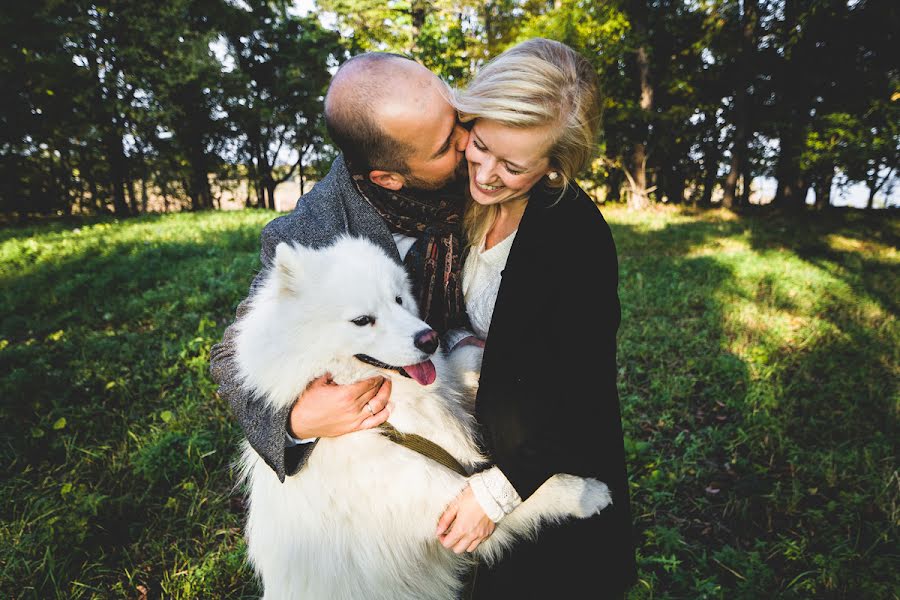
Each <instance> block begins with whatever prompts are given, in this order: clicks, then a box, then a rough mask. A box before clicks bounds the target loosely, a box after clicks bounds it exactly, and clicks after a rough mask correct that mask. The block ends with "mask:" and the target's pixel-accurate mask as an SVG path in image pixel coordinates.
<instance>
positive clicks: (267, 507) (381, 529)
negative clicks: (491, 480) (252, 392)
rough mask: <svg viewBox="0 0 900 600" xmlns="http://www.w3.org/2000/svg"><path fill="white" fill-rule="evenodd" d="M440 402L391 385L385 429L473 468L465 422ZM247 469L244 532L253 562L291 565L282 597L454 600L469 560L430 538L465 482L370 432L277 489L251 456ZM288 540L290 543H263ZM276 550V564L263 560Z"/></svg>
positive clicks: (314, 458)
mask: <svg viewBox="0 0 900 600" xmlns="http://www.w3.org/2000/svg"><path fill="white" fill-rule="evenodd" d="M439 394H440V392H439V390H438V389H437V388H436V389H435V390H433V391H432V390H426V389H424V388H421V387H420V386H416V385H415V384H412V383H408V382H405V381H397V382H395V384H394V388H393V390H392V398H393V399H394V400H393V402H394V403H395V409H394V412H393V413H392V416H391V421H392V424H393V425H394V426H395V427H397V428H398V429H399V430H401V431H403V432H404V433H417V434H419V435H422V436H424V437H426V438H429V439H430V440H432V441H433V442H435V443H437V444H439V445H441V446H442V447H443V448H444V449H446V450H447V451H448V452H450V453H451V454H452V455H453V456H454V457H456V458H457V460H459V461H460V462H461V463H462V464H463V465H464V466H465V467H467V468H472V467H473V466H474V465H476V464H477V463H479V462H480V461H481V460H482V457H481V456H480V455H479V454H478V451H477V448H476V446H475V443H474V440H473V437H472V433H471V423H470V421H471V419H470V418H466V419H460V417H459V416H455V415H454V411H453V405H452V404H450V406H446V405H442V403H443V402H444V400H442V399H441V396H440V395H439ZM244 460H246V461H249V462H250V464H251V467H250V484H251V488H252V492H251V502H252V503H253V504H254V506H252V510H251V513H250V516H249V519H248V523H247V533H248V538H249V540H248V541H249V544H250V545H251V555H252V556H254V557H257V558H258V559H261V560H265V561H267V562H268V560H269V559H272V560H278V561H279V562H281V561H284V563H283V564H284V565H285V568H286V569H287V568H288V567H287V565H289V564H292V565H294V566H293V567H292V568H291V569H290V570H289V571H288V572H285V577H286V578H288V579H289V580H290V581H285V582H283V583H285V584H286V587H284V588H282V589H293V590H295V592H296V593H297V597H311V598H313V597H315V598H317V597H322V598H326V597H327V598H348V599H349V598H392V599H396V598H410V599H412V598H417V599H418V598H441V599H444V598H452V597H454V595H455V594H456V593H457V591H458V589H459V578H458V571H459V570H460V569H461V568H464V567H465V566H466V565H467V561H468V560H470V559H469V558H468V557H467V556H457V555H454V554H452V553H450V552H448V551H447V550H446V549H444V548H442V547H441V546H440V545H439V543H438V540H437V537H436V535H435V528H436V526H437V520H438V518H439V517H440V514H441V512H442V511H443V508H444V507H445V506H446V505H447V504H448V503H449V502H450V501H451V500H452V499H453V498H454V497H455V496H456V495H457V494H458V493H459V492H460V491H461V490H462V489H463V488H464V487H465V485H466V479H465V478H464V477H463V476H461V475H459V474H457V473H455V472H453V471H451V470H450V469H448V468H446V467H444V466H443V465H441V464H439V463H437V462H435V461H433V460H431V459H429V458H427V457H425V456H422V455H421V454H418V453H416V452H414V451H412V450H410V449H408V448H405V447H403V446H400V445H398V444H396V443H394V442H392V441H390V440H388V439H387V438H386V437H384V436H383V435H381V434H380V433H379V431H378V430H377V429H374V430H367V431H361V432H356V433H352V434H348V435H344V436H341V437H338V438H327V439H322V440H320V441H319V442H318V443H317V446H316V448H315V450H314V452H312V453H311V454H310V458H309V460H308V462H307V463H306V466H305V467H304V468H303V470H302V471H301V472H300V473H298V474H297V475H294V476H292V477H289V478H287V480H286V481H285V482H284V484H281V483H280V482H279V481H278V479H277V478H276V477H275V476H274V474H273V473H272V472H271V469H269V468H268V467H267V466H266V465H265V464H264V463H263V462H262V461H261V460H259V459H258V457H257V456H256V454H255V453H254V452H253V451H252V450H248V451H247V452H245V453H244ZM273 514H276V515H279V518H278V519H272V518H271V515H273ZM285 535H289V536H290V537H291V540H290V542H289V543H285V544H275V545H274V546H273V547H272V548H266V547H265V546H266V544H265V543H263V540H270V541H271V540H272V539H273V536H274V539H283V536H285ZM276 549H277V552H279V553H282V554H283V556H280V557H268V556H266V555H267V554H269V553H270V552H275V551H276ZM313 565H315V567H312V566H313ZM270 572H271V567H270ZM300 574H302V576H301V575H300ZM298 586H299V587H298ZM279 587H281V586H279ZM301 590H303V591H305V592H306V593H305V594H302V593H300V591H301ZM404 590H407V591H408V594H405V593H404ZM423 594H426V595H424V596H423Z"/></svg>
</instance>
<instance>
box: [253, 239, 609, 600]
mask: <svg viewBox="0 0 900 600" xmlns="http://www.w3.org/2000/svg"><path fill="white" fill-rule="evenodd" d="M416 311H417V309H416V304H415V301H414V300H413V297H412V295H411V293H410V286H409V282H408V280H407V277H406V273H405V272H404V270H403V268H402V267H401V266H399V265H397V264H396V263H395V262H393V261H392V260H390V258H388V256H387V255H386V254H385V253H384V252H383V251H382V250H381V249H380V248H378V247H377V246H375V245H373V244H372V243H370V242H368V241H365V240H361V239H355V238H350V237H343V238H340V239H339V240H338V241H337V242H336V243H335V244H334V245H333V246H330V247H328V248H324V249H318V250H313V249H308V248H304V247H299V246H289V245H287V244H284V243H282V244H279V246H278V248H277V249H276V254H275V259H274V263H273V265H272V268H271V269H270V270H269V272H268V274H267V275H266V276H265V278H264V280H263V282H262V284H261V285H260V287H259V289H258V290H257V291H256V292H255V293H254V295H253V298H252V301H251V308H250V310H249V312H248V314H247V315H246V316H245V317H244V318H243V319H242V320H241V321H240V323H239V325H238V328H239V333H238V336H237V342H236V344H237V346H236V352H237V363H238V365H239V370H240V376H241V378H242V381H243V385H244V386H246V387H247V388H248V389H251V390H253V391H255V392H258V393H261V394H262V395H263V397H265V398H266V399H267V401H268V402H270V403H272V404H273V405H275V406H280V407H283V406H286V405H289V404H291V403H293V402H294V400H295V399H296V398H297V397H298V396H299V395H300V393H301V392H302V391H303V390H304V388H305V387H306V386H307V384H308V383H309V382H310V381H312V380H313V379H315V378H316V377H317V376H319V375H321V374H323V373H325V372H330V373H331V374H332V375H333V377H334V380H335V381H336V382H337V383H341V384H344V383H351V382H355V381H359V380H360V379H363V378H366V377H370V376H372V375H373V374H377V373H380V374H383V375H387V376H389V377H391V379H392V383H393V389H392V392H391V402H392V404H393V410H392V412H391V417H390V420H389V422H390V423H391V424H392V425H393V427H394V428H396V430H399V431H400V432H403V433H407V434H418V435H420V436H423V437H425V438H427V439H428V440H431V441H432V442H434V443H435V444H437V445H438V446H441V447H442V448H443V449H445V450H446V451H447V452H449V454H451V455H452V456H453V457H455V458H456V460H457V461H458V462H459V463H460V464H461V465H462V466H463V467H464V469H465V471H466V472H467V473H472V472H474V471H475V470H476V469H477V468H478V467H479V466H480V465H482V464H483V462H484V457H483V456H482V455H481V454H480V453H479V450H478V447H477V445H476V441H475V440H476V437H475V428H476V426H475V423H474V420H473V417H472V415H471V413H470V412H469V410H467V408H466V407H467V406H468V405H467V402H466V396H465V394H463V393H462V392H461V391H460V389H459V387H458V386H457V382H459V381H461V377H460V376H459V373H458V372H457V371H455V370H454V369H453V368H452V367H451V361H448V360H447V359H445V357H443V355H442V353H441V352H440V351H439V350H437V349H436V345H437V340H436V336H435V335H434V332H432V331H431V330H430V328H429V327H428V325H426V324H425V323H424V322H423V321H422V320H420V319H419V317H418V316H417V314H416ZM469 348H471V347H469ZM476 352H480V351H477V350H476ZM453 354H454V355H457V352H454V353H453ZM464 354H465V355H466V356H467V359H469V360H471V358H472V351H471V350H467V351H466V353H464ZM240 466H241V469H242V472H243V476H244V477H245V478H246V481H247V483H248V490H249V505H250V506H249V514H248V518H247V525H246V536H247V543H248V553H249V558H250V561H251V563H252V565H253V567H254V568H255V570H256V572H257V573H258V574H259V576H260V577H261V579H262V583H263V587H264V590H265V598H268V599H270V600H276V599H278V600H280V599H282V598H309V599H314V600H319V599H322V600H326V599H327V600H342V599H346V600H380V599H383V600H399V599H410V600H423V599H429V598H431V599H435V600H447V599H449V598H454V597H457V596H458V595H459V593H460V591H461V589H462V578H463V576H464V574H465V572H466V570H467V569H468V568H470V567H471V565H472V561H473V557H472V556H471V555H466V554H462V555H457V554H454V553H453V552H452V551H450V550H448V549H445V548H444V547H443V546H441V545H440V543H439V542H438V539H437V536H436V535H435V529H436V527H437V522H438V519H439V517H440V515H441V514H442V512H443V510H444V508H446V506H447V505H448V504H449V503H450V502H451V501H452V500H453V499H454V498H455V497H456V496H457V495H458V494H459V493H460V491H462V489H463V488H464V487H465V485H466V481H467V480H466V477H465V476H464V475H460V474H458V473H457V472H454V471H453V470H452V469H450V468H448V467H447V466H444V465H443V464H441V463H439V462H437V461H435V460H433V459H432V458H428V457H426V456H423V455H422V454H419V453H417V452H414V451H413V450H410V449H409V448H407V447H404V446H401V445H399V444H397V443H395V442H394V441H391V440H390V439H389V438H388V437H387V436H386V435H384V432H383V431H382V430H381V429H378V428H376V429H371V430H367V431H360V432H356V433H352V434H349V435H344V436H341V437H337V438H323V439H321V440H319V442H318V445H317V446H316V447H315V449H314V450H313V451H312V453H311V454H310V456H309V460H308V462H307V463H306V465H305V467H304V468H303V469H302V470H301V471H300V472H299V473H297V474H296V475H294V476H291V477H288V478H287V479H286V480H285V482H284V483H281V482H279V480H278V478H277V476H276V475H275V472H274V471H272V469H271V468H269V467H268V466H267V465H266V464H265V463H264V462H263V460H262V459H261V458H260V457H259V456H258V455H257V454H256V452H254V451H253V450H252V449H251V448H250V446H249V444H247V443H246V442H245V444H244V452H243V455H242V457H241V459H240ZM609 503H610V497H609V491H608V489H607V487H606V485H605V484H603V483H602V482H600V481H597V480H594V479H584V478H580V477H575V476H572V475H562V474H561V475H554V476H553V477H552V478H550V479H549V480H548V481H547V482H546V483H544V485H543V486H541V487H540V488H539V489H538V490H537V491H536V492H535V493H534V494H533V495H532V496H531V497H530V498H528V499H527V500H526V501H525V502H523V503H522V504H521V505H520V506H519V507H518V508H516V509H515V510H514V511H513V512H512V513H510V514H509V515H508V516H506V517H505V518H504V519H503V520H502V521H501V522H500V523H499V525H498V527H497V529H496V530H495V531H494V533H493V535H492V536H491V537H490V538H488V539H487V540H486V541H485V542H484V543H482V544H481V545H480V546H479V547H478V549H477V550H476V552H475V554H476V555H477V557H478V558H479V559H481V560H484V561H486V562H490V561H493V560H495V559H496V558H497V557H498V556H499V554H500V553H501V552H502V551H503V550H505V549H507V548H508V547H509V546H511V544H512V543H513V542H514V541H515V539H516V538H518V537H521V536H529V535H534V534H535V533H536V532H537V530H538V528H539V526H540V525H541V523H542V522H543V521H558V520H562V519H566V518H570V517H579V518H586V517H589V516H591V515H593V514H595V513H597V512H598V511H600V510H602V509H603V508H605V507H606V506H607V505H608V504H609Z"/></svg>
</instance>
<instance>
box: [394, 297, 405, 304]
mask: <svg viewBox="0 0 900 600" xmlns="http://www.w3.org/2000/svg"><path fill="white" fill-rule="evenodd" d="M394 300H396V301H397V304H399V305H400V306H403V298H401V297H400V296H397V297H396V298H394Z"/></svg>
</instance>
